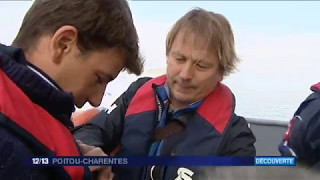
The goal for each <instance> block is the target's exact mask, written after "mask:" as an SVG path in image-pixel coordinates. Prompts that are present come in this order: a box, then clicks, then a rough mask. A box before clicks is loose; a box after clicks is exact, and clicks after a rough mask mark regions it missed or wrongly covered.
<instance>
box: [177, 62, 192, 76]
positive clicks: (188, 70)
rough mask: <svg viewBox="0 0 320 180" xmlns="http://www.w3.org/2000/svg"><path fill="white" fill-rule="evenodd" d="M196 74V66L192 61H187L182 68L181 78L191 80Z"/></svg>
mask: <svg viewBox="0 0 320 180" xmlns="http://www.w3.org/2000/svg"><path fill="white" fill-rule="evenodd" d="M193 75H194V66H193V64H192V63H185V64H184V65H183V66H182V67H181V70H180V78H181V79H182V80H190V79H192V77H193Z"/></svg>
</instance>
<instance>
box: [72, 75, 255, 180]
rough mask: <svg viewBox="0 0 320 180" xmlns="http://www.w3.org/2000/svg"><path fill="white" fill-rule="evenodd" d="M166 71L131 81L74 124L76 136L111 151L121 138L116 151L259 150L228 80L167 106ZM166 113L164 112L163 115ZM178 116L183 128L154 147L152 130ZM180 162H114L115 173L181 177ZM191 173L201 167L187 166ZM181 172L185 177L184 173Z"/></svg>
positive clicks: (232, 152) (220, 152)
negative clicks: (86, 120)
mask: <svg viewBox="0 0 320 180" xmlns="http://www.w3.org/2000/svg"><path fill="white" fill-rule="evenodd" d="M165 81H166V80H165V77H164V76H162V77H159V78H155V79H152V80H150V79H149V78H142V79H139V80H138V81H136V82H135V83H133V84H131V86H130V87H129V88H128V90H127V91H126V92H124V94H122V95H121V96H120V97H119V98H118V99H117V100H116V102H115V103H114V105H113V106H112V107H113V108H111V109H109V110H106V111H103V112H101V113H100V114H98V115H97V116H96V117H95V118H94V119H93V120H92V121H91V122H90V124H87V125H83V126H80V127H78V128H76V129H75V132H74V136H75V137H76V139H80V140H82V141H83V142H84V143H87V144H90V145H94V146H99V147H101V148H102V149H103V150H104V151H105V152H106V153H108V154H109V153H110V152H111V151H112V150H113V149H114V148H115V147H116V146H117V145H119V144H120V151H119V152H118V153H117V155H125V156H128V155H152V156H153V155H176V156H183V155H184V156H205V155H219V156H220V155H234V156H255V148H254V145H253V144H254V142H255V137H254V135H253V134H252V132H251V130H250V129H249V127H248V124H247V122H246V120H245V119H244V118H243V117H240V116H237V115H235V114H234V107H235V103H234V97H233V95H232V93H231V91H230V90H229V89H228V88H227V87H226V86H224V85H222V84H219V85H218V86H217V88H216V89H215V90H214V91H213V92H212V93H211V94H210V95H208V97H206V98H205V99H204V100H202V101H200V102H198V103H194V104H192V105H190V106H189V107H187V108H184V109H182V110H178V111H175V112H170V111H169V112H166V111H167V108H168V107H167V106H168V105H166V102H167V101H166V100H167V98H166V92H165V86H164V83H165ZM164 116H165V117H166V118H163V117H164ZM173 121H178V122H179V123H181V124H182V126H183V127H184V129H183V131H181V132H178V133H176V134H174V135H172V136H169V137H167V138H165V139H162V140H161V141H160V142H157V143H159V144H158V145H159V146H158V148H156V149H155V150H154V146H153V145H154V143H155V142H153V136H154V131H155V129H156V128H159V126H161V124H162V123H163V122H164V125H165V124H169V123H170V122H173ZM179 168H180V167H155V168H154V169H153V170H152V171H151V169H150V167H129V168H125V167H113V171H114V172H115V177H114V179H116V180H118V179H121V180H125V179H133V180H135V179H137V180H141V179H150V178H151V177H152V178H153V179H165V180H169V179H170V180H171V179H175V178H177V171H178V169H179ZM188 168H189V170H190V171H191V172H192V175H191V176H192V179H199V178H200V176H201V170H200V169H199V168H196V167H188ZM180 178H182V177H180Z"/></svg>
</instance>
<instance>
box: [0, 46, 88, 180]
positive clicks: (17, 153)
mask: <svg viewBox="0 0 320 180" xmlns="http://www.w3.org/2000/svg"><path fill="white" fill-rule="evenodd" d="M27 66H30V67H32V68H33V69H36V70H37V71H38V72H40V73H41V74H42V75H43V76H46V75H45V73H43V72H42V71H41V70H40V69H38V68H37V67H35V66H33V65H32V64H29V63H28V62H27V61H26V59H25V57H24V53H23V51H22V50H21V49H18V48H14V47H7V46H4V45H1V44H0V71H1V74H2V76H1V77H2V79H1V81H2V82H4V84H5V85H2V86H3V87H1V88H2V91H1V92H2V93H1V94H0V98H1V99H2V100H3V99H5V98H6V97H10V96H9V94H11V96H15V95H14V94H12V93H11V91H13V89H11V91H10V90H6V89H3V88H5V87H4V86H6V85H8V86H9V83H8V82H10V83H11V85H12V84H14V85H15V86H12V87H15V92H21V91H22V92H21V93H20V96H18V99H19V97H21V94H23V97H26V99H28V100H27V101H24V102H28V103H29V104H35V107H37V108H38V109H39V106H40V107H41V111H43V112H45V113H44V114H46V115H48V113H49V115H48V116H49V117H51V118H52V117H54V118H52V119H54V120H55V121H54V122H57V123H55V124H58V126H59V127H62V129H63V130H66V131H65V132H68V129H71V128H73V124H72V122H71V120H70V116H71V113H72V112H73V110H74V103H73V97H72V95H71V94H69V93H66V92H63V91H62V90H61V89H60V88H59V86H58V85H56V84H55V83H54V81H53V80H51V78H50V77H48V76H46V78H47V79H48V80H50V81H51V82H52V83H53V84H55V86H56V87H58V89H56V88H54V87H53V86H51V85H50V84H49V83H47V82H46V81H45V80H44V79H43V78H42V77H40V76H39V75H38V74H36V73H35V72H33V71H32V70H31V69H30V68H28V67H27ZM4 74H5V75H4ZM1 84H3V83H1ZM16 96H17V95H16ZM19 100H20V99H19ZM7 102H8V101H7ZM30 102H31V103H30ZM4 103H5V102H4ZM15 103H17V102H12V101H10V102H8V104H15ZM18 103H19V102H18ZM1 105H2V106H1V108H3V107H4V109H0V137H1V139H0V167H1V168H0V179H4V180H5V179H8V180H9V179H17V180H18V179H21V180H29V179H30V180H31V179H32V180H46V179H70V177H68V175H66V174H65V172H63V171H64V170H63V168H62V167H60V168H55V167H33V166H31V165H28V164H27V162H26V160H27V158H30V157H32V156H36V155H38V156H45V155H51V156H52V155H54V152H53V154H47V153H50V150H48V149H46V147H45V146H43V144H41V143H40V142H38V140H37V137H35V136H32V135H31V134H30V133H29V132H28V131H27V128H24V127H21V126H19V125H18V124H17V122H16V121H14V119H10V118H11V117H10V116H8V112H11V113H12V108H10V107H6V104H1ZM16 105H17V104H16ZM24 108H25V109H24ZM24 108H21V107H20V108H17V109H16V110H14V111H16V112H13V114H11V115H12V116H14V115H26V116H27V117H22V121H24V122H27V123H30V124H32V123H34V124H32V126H33V127H35V128H36V127H40V124H38V123H35V122H36V121H34V119H32V118H30V117H28V115H30V114H34V115H36V114H35V113H26V112H28V109H27V108H28V107H24ZM9 109H10V111H9ZM4 112H6V113H7V114H5V113H4ZM39 113H40V112H39ZM50 115H51V116H50ZM20 119H21V118H20ZM42 120H43V121H45V120H46V119H42ZM41 124H42V123H41ZM39 129H40V128H39ZM50 130H51V129H49V128H48V129H47V130H45V129H44V135H47V134H49V132H50ZM54 133H58V132H54ZM59 133H60V132H59ZM69 134H70V133H69ZM58 136H59V135H57V137H58ZM71 138H72V136H71ZM55 141H59V139H55ZM72 141H74V140H72V139H71V142H72ZM50 142H52V141H50ZM74 146H75V145H73V147H74ZM76 148H77V147H76ZM75 151H76V152H77V151H78V150H77V149H76V150H75ZM77 153H79V152H77ZM85 171H86V172H85V176H86V175H87V176H88V177H87V178H89V176H90V178H91V173H90V172H89V169H88V168H85Z"/></svg>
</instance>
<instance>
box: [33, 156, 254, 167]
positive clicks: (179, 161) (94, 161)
mask: <svg viewBox="0 0 320 180" xmlns="http://www.w3.org/2000/svg"><path fill="white" fill-rule="evenodd" d="M31 161H32V165H43V166H44V165H49V166H60V165H62V166H149V165H156V166H253V165H254V157H217V156H153V157H152V156H131V157H101V156H98V157H97V156H94V157H91V156H86V157H66V156H63V157H62V156H59V157H33V158H31Z"/></svg>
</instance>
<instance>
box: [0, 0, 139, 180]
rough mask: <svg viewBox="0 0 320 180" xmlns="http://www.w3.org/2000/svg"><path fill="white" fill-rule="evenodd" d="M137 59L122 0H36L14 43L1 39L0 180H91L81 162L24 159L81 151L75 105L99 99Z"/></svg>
mask: <svg viewBox="0 0 320 180" xmlns="http://www.w3.org/2000/svg"><path fill="white" fill-rule="evenodd" d="M142 66H143V61H142V59H141V57H140V55H139V46H138V37H137V32H136V29H135V27H134V24H133V20H132V16H131V11H130V9H129V6H128V3H127V1H126V0H116V1H115V0H35V2H34V3H33V5H32V6H31V8H30V9H29V11H28V12H27V14H26V15H25V17H24V20H23V22H22V25H21V28H20V31H19V32H18V35H17V37H16V38H15V40H14V42H13V44H12V46H5V45H2V44H0V136H1V140H0V166H1V169H0V179H25V180H28V179H59V180H60V179H77V180H78V179H88V178H89V179H90V176H91V174H90V173H86V172H88V168H86V167H75V166H73V167H71V166H69V167H66V166H65V167H32V166H28V165H26V163H25V161H26V160H27V158H30V157H32V156H79V155H81V152H80V151H79V148H78V147H77V145H76V142H75V140H74V139H73V137H72V134H71V133H70V131H69V130H70V129H72V128H73V124H72V122H71V120H70V116H71V113H72V112H73V111H74V105H76V106H77V107H79V108H80V107H82V106H83V105H84V104H85V103H86V102H89V103H90V104H91V105H93V106H98V105H99V104H100V103H101V100H102V97H103V94H104V91H105V88H106V86H107V84H108V83H109V82H110V81H112V80H113V79H114V78H116V77H117V75H118V74H119V72H120V71H121V70H123V69H126V70H128V71H129V72H130V73H134V74H137V75H139V74H140V73H141V71H142ZM84 153H85V152H84ZM17 171H18V172H17Z"/></svg>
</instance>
